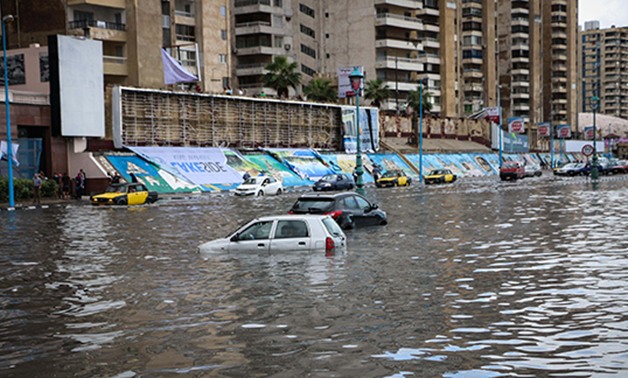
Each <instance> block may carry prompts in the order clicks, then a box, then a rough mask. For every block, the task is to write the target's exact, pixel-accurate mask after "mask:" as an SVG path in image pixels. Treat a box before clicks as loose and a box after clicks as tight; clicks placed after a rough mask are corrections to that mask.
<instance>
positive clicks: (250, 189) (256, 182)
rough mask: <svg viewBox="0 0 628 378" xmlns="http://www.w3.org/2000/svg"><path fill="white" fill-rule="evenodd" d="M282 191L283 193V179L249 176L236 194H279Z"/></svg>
mask: <svg viewBox="0 0 628 378" xmlns="http://www.w3.org/2000/svg"><path fill="white" fill-rule="evenodd" d="M281 193H283V185H281V181H279V180H277V179H275V178H274V177H271V176H257V177H251V178H248V179H246V181H244V182H243V183H242V184H240V185H239V186H238V187H237V188H236V190H235V194H236V195H238V196H264V195H279V194H281Z"/></svg>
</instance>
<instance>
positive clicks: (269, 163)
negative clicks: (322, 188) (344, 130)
mask: <svg viewBox="0 0 628 378" xmlns="http://www.w3.org/2000/svg"><path fill="white" fill-rule="evenodd" d="M244 158H245V159H246V160H247V161H249V162H250V163H252V164H255V166H257V167H259V168H260V173H262V172H263V173H264V174H265V175H269V176H273V177H274V178H276V179H277V180H281V181H282V183H283V186H284V187H290V186H307V185H312V182H311V181H309V180H306V179H303V178H301V177H299V176H298V175H297V174H296V173H294V172H293V171H291V170H290V169H289V168H288V167H286V166H285V165H283V164H282V163H281V162H279V161H277V159H275V158H273V157H272V156H270V155H266V154H263V155H262V154H257V155H246V156H245V157H244ZM249 173H250V172H249ZM250 175H251V176H258V175H259V174H253V173H250Z"/></svg>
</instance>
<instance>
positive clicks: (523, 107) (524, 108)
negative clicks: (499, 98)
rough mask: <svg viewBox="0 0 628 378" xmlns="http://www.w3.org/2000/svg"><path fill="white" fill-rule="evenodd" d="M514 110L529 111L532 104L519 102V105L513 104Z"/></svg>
mask: <svg viewBox="0 0 628 378" xmlns="http://www.w3.org/2000/svg"><path fill="white" fill-rule="evenodd" d="M512 110H514V111H520V112H528V111H530V105H529V104H517V105H513V106H512Z"/></svg>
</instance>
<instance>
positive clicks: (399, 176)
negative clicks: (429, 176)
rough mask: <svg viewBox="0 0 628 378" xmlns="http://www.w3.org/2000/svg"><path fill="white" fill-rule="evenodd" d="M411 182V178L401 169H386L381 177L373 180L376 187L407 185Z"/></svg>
mask: <svg viewBox="0 0 628 378" xmlns="http://www.w3.org/2000/svg"><path fill="white" fill-rule="evenodd" d="M411 183H412V179H411V178H410V177H408V176H406V174H405V173H404V172H403V171H402V170H401V169H393V170H390V171H386V172H385V173H384V174H383V175H382V177H380V178H379V179H377V181H375V186H377V187H378V188H387V187H390V186H408V185H410V184H411Z"/></svg>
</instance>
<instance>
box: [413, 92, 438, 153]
mask: <svg viewBox="0 0 628 378" xmlns="http://www.w3.org/2000/svg"><path fill="white" fill-rule="evenodd" d="M422 91H423V115H425V113H429V112H430V111H431V110H432V102H431V101H430V99H431V98H432V95H431V94H430V93H429V92H428V91H427V88H426V85H423V90H422ZM420 92H421V90H420V89H419V88H417V89H415V90H413V91H411V92H410V94H408V106H409V107H411V108H412V130H413V132H414V135H413V140H414V143H415V144H416V146H417V147H418V145H419V112H420V109H421V108H420V105H421V103H420V102H419V99H420V98H421V93H420Z"/></svg>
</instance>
